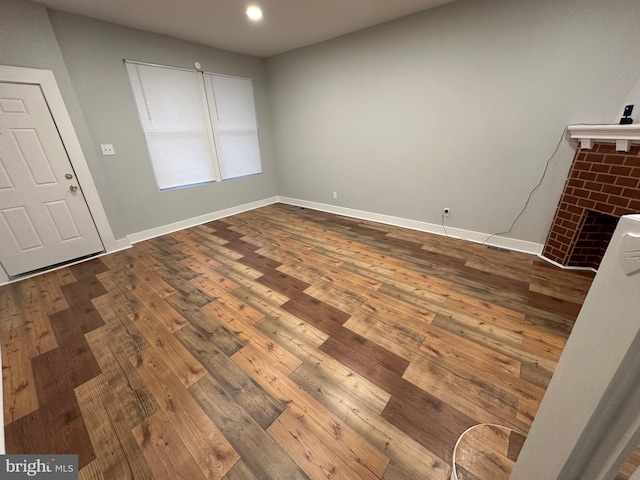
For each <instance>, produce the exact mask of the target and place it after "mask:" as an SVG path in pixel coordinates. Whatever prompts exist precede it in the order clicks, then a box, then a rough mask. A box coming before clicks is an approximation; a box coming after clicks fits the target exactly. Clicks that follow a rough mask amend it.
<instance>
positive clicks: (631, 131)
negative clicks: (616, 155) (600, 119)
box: [567, 124, 640, 152]
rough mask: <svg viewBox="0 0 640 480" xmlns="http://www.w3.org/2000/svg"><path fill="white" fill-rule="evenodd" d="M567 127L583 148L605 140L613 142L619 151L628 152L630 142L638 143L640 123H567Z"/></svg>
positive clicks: (639, 139) (586, 148)
mask: <svg viewBox="0 0 640 480" xmlns="http://www.w3.org/2000/svg"><path fill="white" fill-rule="evenodd" d="M567 129H568V130H569V133H570V134H571V138H575V139H578V140H579V141H580V147H581V148H583V149H585V150H590V149H591V148H592V147H593V143H594V142H605V143H615V144H616V150H617V151H619V152H628V151H629V147H630V146H631V144H632V143H640V125H633V124H632V125H569V126H568V127H567Z"/></svg>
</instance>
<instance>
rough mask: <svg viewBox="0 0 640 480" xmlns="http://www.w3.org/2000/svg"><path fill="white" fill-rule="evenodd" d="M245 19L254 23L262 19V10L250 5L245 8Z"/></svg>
mask: <svg viewBox="0 0 640 480" xmlns="http://www.w3.org/2000/svg"><path fill="white" fill-rule="evenodd" d="M247 17H249V18H250V19H251V20H254V21H256V20H260V19H261V18H262V9H261V8H260V7H257V6H255V5H251V6H250V7H249V8H247Z"/></svg>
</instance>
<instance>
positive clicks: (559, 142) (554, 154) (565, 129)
mask: <svg viewBox="0 0 640 480" xmlns="http://www.w3.org/2000/svg"><path fill="white" fill-rule="evenodd" d="M576 125H578V124H576ZM579 125H590V124H586V123H581V124H579ZM568 128H569V125H567V126H565V127H564V129H563V130H562V135H560V140H558V144H557V145H556V148H555V149H554V150H553V153H552V154H551V156H550V157H549V158H548V159H547V163H546V165H545V166H544V171H543V172H542V176H541V177H540V181H539V182H538V184H537V185H536V186H535V187H533V190H531V191H530V192H529V196H528V197H527V201H526V202H525V203H524V206H523V207H522V210H520V213H518V215H517V216H516V218H515V219H514V220H513V222H511V226H510V227H509V230H506V231H504V232H497V233H493V234H491V235H489V236H488V237H487V238H486V239H485V240H484V241H483V242H482V243H481V244H480V245H485V244H486V243H487V242H488V241H489V240H491V239H492V238H493V237H495V236H496V235H505V234H507V233H511V230H513V227H514V226H515V225H516V222H517V221H518V220H519V219H520V217H521V216H522V215H523V214H524V212H525V211H526V209H527V207H528V206H529V203H531V198H532V197H533V194H534V193H536V192H537V191H538V189H539V188H540V186H541V185H542V182H543V181H544V177H546V176H547V171H548V170H549V166H550V165H551V160H553V157H555V156H556V153H558V150H560V145H562V141H563V140H564V136H565V134H566V133H567V129H568Z"/></svg>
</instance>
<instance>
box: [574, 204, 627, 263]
mask: <svg viewBox="0 0 640 480" xmlns="http://www.w3.org/2000/svg"><path fill="white" fill-rule="evenodd" d="M618 220H619V218H618V217H615V216H613V215H607V214H606V213H599V212H594V211H588V212H587V214H586V215H585V218H584V222H583V224H582V227H581V228H580V232H579V233H578V238H577V240H576V243H575V245H574V247H573V250H572V251H571V255H570V257H569V262H568V265H569V266H571V267H591V268H594V269H596V270H597V269H598V267H599V266H600V262H601V261H602V257H603V256H604V252H605V251H606V250H607V247H608V246H609V242H610V241H611V237H612V236H613V232H614V231H615V229H616V225H617V224H618Z"/></svg>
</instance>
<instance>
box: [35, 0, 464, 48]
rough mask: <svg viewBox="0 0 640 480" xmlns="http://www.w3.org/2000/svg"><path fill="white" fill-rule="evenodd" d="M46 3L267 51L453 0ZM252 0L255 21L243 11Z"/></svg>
mask: <svg viewBox="0 0 640 480" xmlns="http://www.w3.org/2000/svg"><path fill="white" fill-rule="evenodd" d="M34 1H36V2H37V3H40V4H42V5H45V6H47V7H49V8H53V9H56V10H61V11H63V12H69V13H75V14H78V15H84V16H87V17H93V18H97V19H100V20H105V21H108V22H112V23H117V24H120V25H125V26H128V27H133V28H138V29H140V30H146V31H149V32H155V33H161V34H164V35H170V36H172V37H177V38H181V39H183V40H189V41H192V42H197V43H201V44H204V45H209V46H212V47H217V48H222V49H224V50H229V51H232V52H237V53H243V54H247V55H254V56H258V57H269V56H272V55H276V54H278V53H282V52H286V51H287V50H293V49H294V48H299V47H303V46H305V45H311V44H313V43H317V42H321V41H323V40H328V39H330V38H335V37H339V36H341V35H345V34H347V33H351V32H354V31H356V30H360V29H363V28H366V27H370V26H372V25H377V24H379V23H383V22H387V21H389V20H394V19H396V18H400V17H403V16H405V15H410V14H412V13H416V12H419V11H422V10H427V9H429V8H432V7H435V6H438V5H442V4H445V3H449V2H452V1H455V0H253V1H252V0H34ZM249 5H258V6H260V7H261V8H262V10H263V13H264V17H263V18H262V20H260V21H258V22H252V21H250V20H249V19H248V18H247V16H246V15H245V10H246V7H247V6H249Z"/></svg>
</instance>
